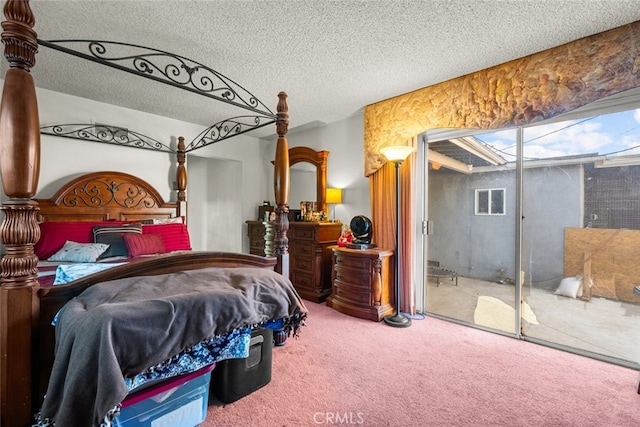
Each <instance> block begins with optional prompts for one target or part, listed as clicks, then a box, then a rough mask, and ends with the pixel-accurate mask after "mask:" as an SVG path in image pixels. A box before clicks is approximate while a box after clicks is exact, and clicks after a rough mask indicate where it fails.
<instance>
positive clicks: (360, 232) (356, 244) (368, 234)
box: [347, 215, 376, 249]
mask: <svg viewBox="0 0 640 427" xmlns="http://www.w3.org/2000/svg"><path fill="white" fill-rule="evenodd" d="M349 228H351V233H352V234H353V242H351V243H348V244H347V247H348V248H351V249H371V248H375V247H376V245H374V244H373V243H371V238H372V237H373V226H372V225H371V220H370V219H369V218H367V217H366V216H364V215H357V216H354V217H353V218H352V219H351V223H350V224H349Z"/></svg>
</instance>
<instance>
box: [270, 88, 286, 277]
mask: <svg viewBox="0 0 640 427" xmlns="http://www.w3.org/2000/svg"><path fill="white" fill-rule="evenodd" d="M278 99H279V100H278V109H277V111H278V118H277V120H276V131H277V132H278V142H277V144H276V159H275V169H274V177H273V178H274V179H273V186H274V191H275V198H276V208H275V212H276V221H275V225H274V228H275V238H274V240H273V248H274V253H275V256H276V257H277V258H278V264H277V265H276V271H278V272H279V273H280V274H282V275H283V276H285V277H287V278H288V277H289V239H288V238H287V230H288V229H289V207H288V204H289V187H290V181H289V144H288V143H287V136H286V135H287V131H288V130H289V106H288V105H287V94H286V93H285V92H280V93H279V94H278Z"/></svg>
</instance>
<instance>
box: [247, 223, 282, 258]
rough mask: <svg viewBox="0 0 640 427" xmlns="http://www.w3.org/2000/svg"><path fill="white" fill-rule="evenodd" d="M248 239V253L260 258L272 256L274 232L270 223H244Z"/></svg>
mask: <svg viewBox="0 0 640 427" xmlns="http://www.w3.org/2000/svg"><path fill="white" fill-rule="evenodd" d="M246 223H247V236H248V237H249V253H250V254H253V255H260V256H273V238H274V237H275V235H274V234H275V230H274V228H273V223H272V222H271V221H246Z"/></svg>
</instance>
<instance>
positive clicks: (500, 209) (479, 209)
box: [476, 188, 505, 215]
mask: <svg viewBox="0 0 640 427" xmlns="http://www.w3.org/2000/svg"><path fill="white" fill-rule="evenodd" d="M504 192H505V189H504V188H493V189H489V190H476V215H504V211H505V209H504Z"/></svg>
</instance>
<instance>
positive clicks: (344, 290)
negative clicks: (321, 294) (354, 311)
mask: <svg viewBox="0 0 640 427" xmlns="http://www.w3.org/2000/svg"><path fill="white" fill-rule="evenodd" d="M334 283H335V285H336V286H335V290H334V294H333V295H335V297H336V298H337V299H339V300H342V301H344V302H347V303H350V304H356V305H360V306H363V307H370V306H371V305H372V304H373V296H372V295H371V292H370V290H369V291H368V292H367V291H366V290H363V289H361V288H354V287H351V286H349V283H344V282H341V281H339V280H338V279H336V280H335V282H334Z"/></svg>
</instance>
